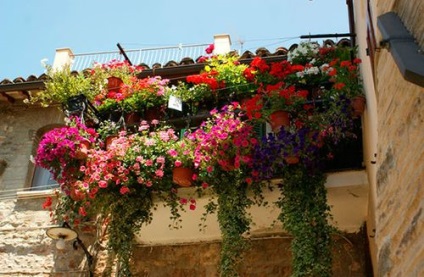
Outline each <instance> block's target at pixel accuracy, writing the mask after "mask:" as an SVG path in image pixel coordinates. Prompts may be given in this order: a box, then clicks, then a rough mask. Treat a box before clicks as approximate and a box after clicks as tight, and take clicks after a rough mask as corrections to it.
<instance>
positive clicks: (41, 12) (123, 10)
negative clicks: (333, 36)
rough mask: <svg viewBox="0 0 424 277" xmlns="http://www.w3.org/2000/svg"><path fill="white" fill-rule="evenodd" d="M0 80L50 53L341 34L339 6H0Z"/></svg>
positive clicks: (266, 42) (279, 41)
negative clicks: (221, 38) (218, 38)
mask: <svg viewBox="0 0 424 277" xmlns="http://www.w3.org/2000/svg"><path fill="white" fill-rule="evenodd" d="M0 10H1V11H2V16H1V17H0V34H1V37H2V39H1V42H2V43H1V44H0V50H1V51H0V80H3V79H4V78H9V79H12V80H13V79H14V78H16V77H18V76H22V77H24V78H27V77H28V76H29V75H31V74H34V75H36V76H39V75H40V74H42V73H43V72H44V68H43V67H42V66H41V63H40V60H42V59H44V58H47V59H48V63H50V64H51V63H52V62H53V59H54V54H55V49H57V48H63V47H69V48H71V49H72V51H73V52H74V53H86V52H96V51H114V50H117V48H116V44H117V43H118V42H119V43H120V44H121V45H122V46H123V47H124V48H125V49H136V48H146V47H153V46H170V45H178V44H179V43H182V44H191V43H212V42H213V36H214V34H222V33H227V34H229V35H230V36H231V39H232V43H233V45H232V48H233V49H240V42H241V41H243V42H244V43H243V50H253V51H254V50H256V49H257V48H258V47H261V46H264V47H266V48H268V49H269V50H270V51H274V50H275V49H276V48H277V47H279V46H286V47H287V46H290V45H291V44H293V43H296V42H298V41H299V40H300V39H299V38H298V37H299V36H300V35H306V34H323V33H325V34H327V33H339V34H340V33H347V32H349V27H348V17H347V6H346V1H344V0H313V1H310V0H263V1H258V0H214V1H211V0H210V1H202V0H180V1H176V0H153V1H147V0H146V1H142V0H119V1H112V0H60V1H59V0H38V1H35V0H0Z"/></svg>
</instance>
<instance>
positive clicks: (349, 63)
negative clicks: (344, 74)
mask: <svg viewBox="0 0 424 277" xmlns="http://www.w3.org/2000/svg"><path fill="white" fill-rule="evenodd" d="M351 65H352V63H351V62H350V61H342V62H341V63H340V66H341V67H349V66H351Z"/></svg>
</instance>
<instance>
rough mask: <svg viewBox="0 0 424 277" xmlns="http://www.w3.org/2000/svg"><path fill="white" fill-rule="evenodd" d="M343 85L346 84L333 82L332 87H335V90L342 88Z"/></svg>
mask: <svg viewBox="0 0 424 277" xmlns="http://www.w3.org/2000/svg"><path fill="white" fill-rule="evenodd" d="M345 86H346V85H345V84H344V83H335V84H334V85H333V87H334V88H335V89H337V90H341V89H343V88H344V87H345Z"/></svg>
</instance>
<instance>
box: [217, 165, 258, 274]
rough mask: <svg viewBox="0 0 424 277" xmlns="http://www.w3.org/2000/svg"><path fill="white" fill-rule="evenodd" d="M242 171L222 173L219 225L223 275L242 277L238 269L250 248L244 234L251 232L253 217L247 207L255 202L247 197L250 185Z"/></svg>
mask: <svg viewBox="0 0 424 277" xmlns="http://www.w3.org/2000/svg"><path fill="white" fill-rule="evenodd" d="M244 179H245V178H244V176H243V174H242V172H240V171H232V172H221V174H219V180H220V183H219V184H215V186H214V190H215V192H216V193H217V194H218V214H217V215H218V223H219V226H220V230H221V235H222V246H221V256H220V264H219V271H220V273H221V276H238V273H237V268H238V266H239V264H240V262H241V261H242V259H243V253H244V251H245V250H246V249H247V248H248V247H249V243H248V241H246V240H245V239H244V238H243V234H245V233H246V232H248V231H249V229H250V223H251V218H250V217H249V215H248V213H247V208H248V207H249V206H250V205H251V204H252V203H253V202H252V200H250V199H249V198H248V196H247V189H248V187H247V183H246V182H244Z"/></svg>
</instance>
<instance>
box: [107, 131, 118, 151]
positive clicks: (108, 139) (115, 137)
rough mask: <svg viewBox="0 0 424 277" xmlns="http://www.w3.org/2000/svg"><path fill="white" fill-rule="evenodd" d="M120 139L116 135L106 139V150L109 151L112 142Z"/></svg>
mask: <svg viewBox="0 0 424 277" xmlns="http://www.w3.org/2000/svg"><path fill="white" fill-rule="evenodd" d="M117 138H118V136H116V135H112V136H108V137H107V138H106V139H105V148H106V150H109V148H110V145H111V144H112V142H113V141H114V140H115V139H117Z"/></svg>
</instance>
